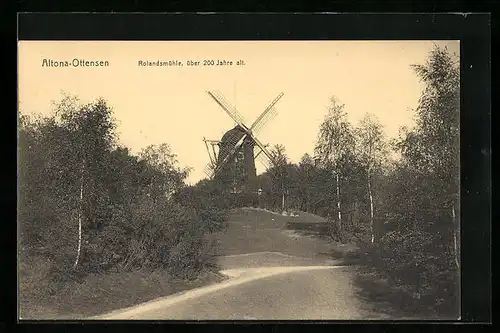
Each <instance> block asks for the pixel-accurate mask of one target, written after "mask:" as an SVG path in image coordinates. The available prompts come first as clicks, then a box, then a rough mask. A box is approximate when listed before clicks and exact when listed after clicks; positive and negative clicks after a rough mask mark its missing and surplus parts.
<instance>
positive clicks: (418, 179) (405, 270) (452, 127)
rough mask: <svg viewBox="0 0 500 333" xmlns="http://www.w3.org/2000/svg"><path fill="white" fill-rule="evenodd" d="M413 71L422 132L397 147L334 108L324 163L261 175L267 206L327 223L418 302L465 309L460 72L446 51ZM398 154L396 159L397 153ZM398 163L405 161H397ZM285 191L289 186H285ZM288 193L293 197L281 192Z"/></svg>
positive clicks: (321, 153) (324, 132)
mask: <svg viewBox="0 0 500 333" xmlns="http://www.w3.org/2000/svg"><path fill="white" fill-rule="evenodd" d="M413 69H414V70H415V73H416V74H417V75H418V77H419V78H420V79H421V80H422V81H423V83H424V85H425V89H424V90H423V91H422V95H421V98H420V101H419V104H418V107H417V109H416V114H415V116H416V117H415V118H416V124H415V126H414V127H413V128H411V129H408V128H402V129H401V134H400V137H399V138H397V139H393V140H388V138H386V137H385V136H384V134H383V133H384V132H383V128H382V126H381V124H380V123H379V122H378V120H377V118H376V117H375V116H373V115H371V114H367V115H366V116H365V118H364V119H362V121H360V122H359V123H358V124H355V125H354V126H353V125H351V124H350V123H349V121H348V120H347V118H346V111H345V108H347V106H344V105H342V104H340V103H339V101H338V100H337V99H336V98H332V99H331V103H330V106H329V108H328V113H327V115H326V117H325V119H324V121H323V123H322V124H321V126H320V129H319V134H318V141H317V145H316V150H315V156H314V158H313V157H311V156H310V155H308V154H305V155H304V156H303V158H302V160H301V161H300V163H298V164H293V163H290V162H289V161H288V160H287V159H286V153H285V151H284V149H283V148H282V147H280V148H279V149H275V154H278V155H280V156H285V158H282V159H278V160H279V161H280V162H279V163H278V165H276V166H274V167H273V168H271V169H270V170H268V172H266V173H265V174H263V175H261V176H260V182H261V184H263V190H264V192H265V195H266V197H267V198H268V200H267V201H266V205H267V206H269V207H271V208H275V209H282V207H281V205H282V202H281V200H280V196H281V193H285V195H286V207H287V209H290V210H293V209H297V210H303V211H307V212H311V213H316V214H319V215H322V216H324V217H327V218H328V219H329V220H330V221H331V226H332V227H331V228H330V234H331V236H332V237H333V238H334V239H335V240H338V241H348V240H355V241H357V242H359V243H361V244H364V246H365V249H366V250H368V252H371V253H373V258H374V259H375V263H376V264H377V267H378V268H379V269H380V270H382V271H383V272H384V273H385V274H387V275H389V276H390V277H391V278H392V279H393V280H394V281H395V282H396V283H398V284H399V285H402V286H405V287H407V288H408V289H410V290H411V291H412V293H413V294H414V295H416V297H425V295H429V297H433V298H434V299H435V300H436V301H437V302H438V303H443V304H444V303H447V304H445V305H446V306H448V307H450V306H451V307H454V306H456V304H458V300H457V298H456V297H457V295H459V293H458V289H457V288H458V271H459V224H460V222H459V216H460V210H459V207H460V204H459V125H460V124H459V112H460V107H459V91H460V86H459V82H460V75H459V67H458V64H457V62H456V61H455V60H454V59H453V57H452V56H451V55H450V54H448V52H447V50H446V49H441V48H439V47H436V48H435V49H433V50H432V52H431V53H430V55H429V58H428V61H427V63H426V64H423V65H414V66H413ZM391 150H392V152H391ZM394 156H396V158H394ZM282 184H283V185H282ZM280 186H283V187H284V188H283V189H281V188H280Z"/></svg>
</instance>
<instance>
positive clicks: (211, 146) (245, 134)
mask: <svg viewBox="0 0 500 333" xmlns="http://www.w3.org/2000/svg"><path fill="white" fill-rule="evenodd" d="M207 93H208V95H209V96H210V97H211V98H212V99H213V100H214V101H215V102H216V103H217V104H218V105H219V106H220V107H221V108H222V110H224V111H225V112H226V113H227V114H228V115H229V116H230V117H231V119H232V120H233V121H234V123H235V127H234V128H232V129H230V130H228V131H227V132H226V133H225V134H224V135H223V136H222V138H221V139H220V140H208V139H205V138H203V141H204V142H205V146H206V149H207V152H208V155H209V159H210V161H209V164H208V165H207V166H206V168H205V173H206V175H207V176H208V177H209V178H210V179H213V180H215V181H217V182H218V183H220V184H223V185H224V187H225V188H226V189H228V190H229V191H231V192H232V193H245V194H257V193H258V192H259V191H258V183H257V174H256V168H255V160H256V159H259V161H260V162H261V163H262V164H264V166H266V167H269V166H270V165H274V164H275V161H274V157H273V155H272V154H271V153H270V152H269V151H268V150H267V148H266V147H267V145H264V144H263V143H262V142H261V141H260V140H259V139H258V138H257V136H256V135H257V133H258V132H259V131H260V130H261V129H262V128H263V126H264V125H265V124H266V123H267V122H268V121H269V120H270V119H271V118H272V117H274V116H275V115H276V113H277V111H276V109H275V108H274V106H275V104H276V103H277V102H278V101H279V100H280V98H281V97H282V96H283V93H280V94H279V95H278V96H277V97H276V98H275V99H274V100H273V101H272V102H271V103H270V104H269V105H268V106H267V107H266V108H265V109H264V111H263V112H262V113H261V114H260V116H259V117H257V119H256V120H255V121H254V122H253V123H252V124H251V125H250V126H247V125H246V124H244V122H243V118H242V117H241V115H240V114H239V113H238V111H237V110H236V109H235V108H234V107H233V106H232V105H230V104H229V103H228V102H227V100H226V99H225V98H224V97H223V96H222V94H220V93H219V92H212V91H209V92H207ZM266 158H267V159H266Z"/></svg>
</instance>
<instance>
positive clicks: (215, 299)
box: [99, 210, 387, 320]
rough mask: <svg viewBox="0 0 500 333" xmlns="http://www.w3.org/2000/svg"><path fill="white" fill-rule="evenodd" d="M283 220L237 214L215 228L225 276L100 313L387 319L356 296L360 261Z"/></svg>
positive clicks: (131, 316) (133, 316)
mask: <svg viewBox="0 0 500 333" xmlns="http://www.w3.org/2000/svg"><path fill="white" fill-rule="evenodd" d="M285 222H286V218H285V217H281V216H279V215H274V214H270V213H266V212H262V211H252V210H243V211H239V212H238V213H235V214H233V215H232V216H231V218H230V226H229V229H228V230H227V231H225V232H224V233H220V234H219V235H216V237H217V238H218V241H219V245H220V257H219V264H220V266H221V268H222V270H221V273H222V274H224V275H226V276H227V277H228V278H227V279H226V280H225V281H223V282H221V283H218V284H214V285H211V286H207V287H202V288H198V289H194V290H190V291H187V292H184V293H180V294H176V295H171V296H168V297H165V298H162V299H159V300H156V301H152V302H148V303H146V304H142V305H138V306H135V307H132V308H128V309H124V310H119V311H114V312H112V313H110V314H107V315H105V316H101V317H99V319H154V320H168V319H180V320H238V319H239V320H244V319H259V320H265V319H268V320H273V319H274V320H287V319H289V320H300V319H365V320H366V319H387V316H386V315H384V314H383V313H381V312H379V311H378V309H376V308H375V307H374V306H373V305H371V304H368V303H366V302H365V301H363V300H362V299H360V298H359V297H358V294H357V292H356V287H355V286H354V284H353V282H352V281H353V275H354V271H355V268H354V267H349V266H344V265H342V263H341V262H340V261H335V260H332V259H331V258H330V257H329V255H328V253H329V249H330V248H331V245H330V244H329V243H328V242H327V241H326V240H324V239H320V238H319V237H316V236H311V235H301V234H299V233H298V232H295V231H291V230H286V229H285V228H284V226H285Z"/></svg>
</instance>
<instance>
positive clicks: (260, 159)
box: [256, 155, 271, 170]
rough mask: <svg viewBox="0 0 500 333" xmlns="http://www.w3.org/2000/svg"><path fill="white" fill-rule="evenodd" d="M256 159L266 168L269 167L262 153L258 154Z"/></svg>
mask: <svg viewBox="0 0 500 333" xmlns="http://www.w3.org/2000/svg"><path fill="white" fill-rule="evenodd" d="M256 159H257V160H258V161H259V162H260V163H261V164H262V165H263V166H264V167H265V168H266V170H269V169H270V168H271V164H270V163H269V161H268V160H267V159H266V158H265V157H264V156H263V155H258V156H257V157H256Z"/></svg>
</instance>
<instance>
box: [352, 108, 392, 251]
mask: <svg viewBox="0 0 500 333" xmlns="http://www.w3.org/2000/svg"><path fill="white" fill-rule="evenodd" d="M356 135H357V140H356V142H357V145H358V147H357V154H358V156H359V159H360V160H361V163H362V165H363V167H364V169H365V170H366V183H367V188H368V196H369V199H370V232H371V243H372V244H373V243H374V241H375V233H374V203H373V193H372V174H373V169H374V168H377V167H379V166H380V164H381V162H382V159H383V158H384V154H385V152H386V144H385V140H384V134H383V131H382V125H381V124H380V122H379V121H378V119H376V118H375V116H373V115H371V114H369V113H367V114H365V116H364V118H363V119H362V120H361V121H360V124H359V126H358V128H357V129H356Z"/></svg>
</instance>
